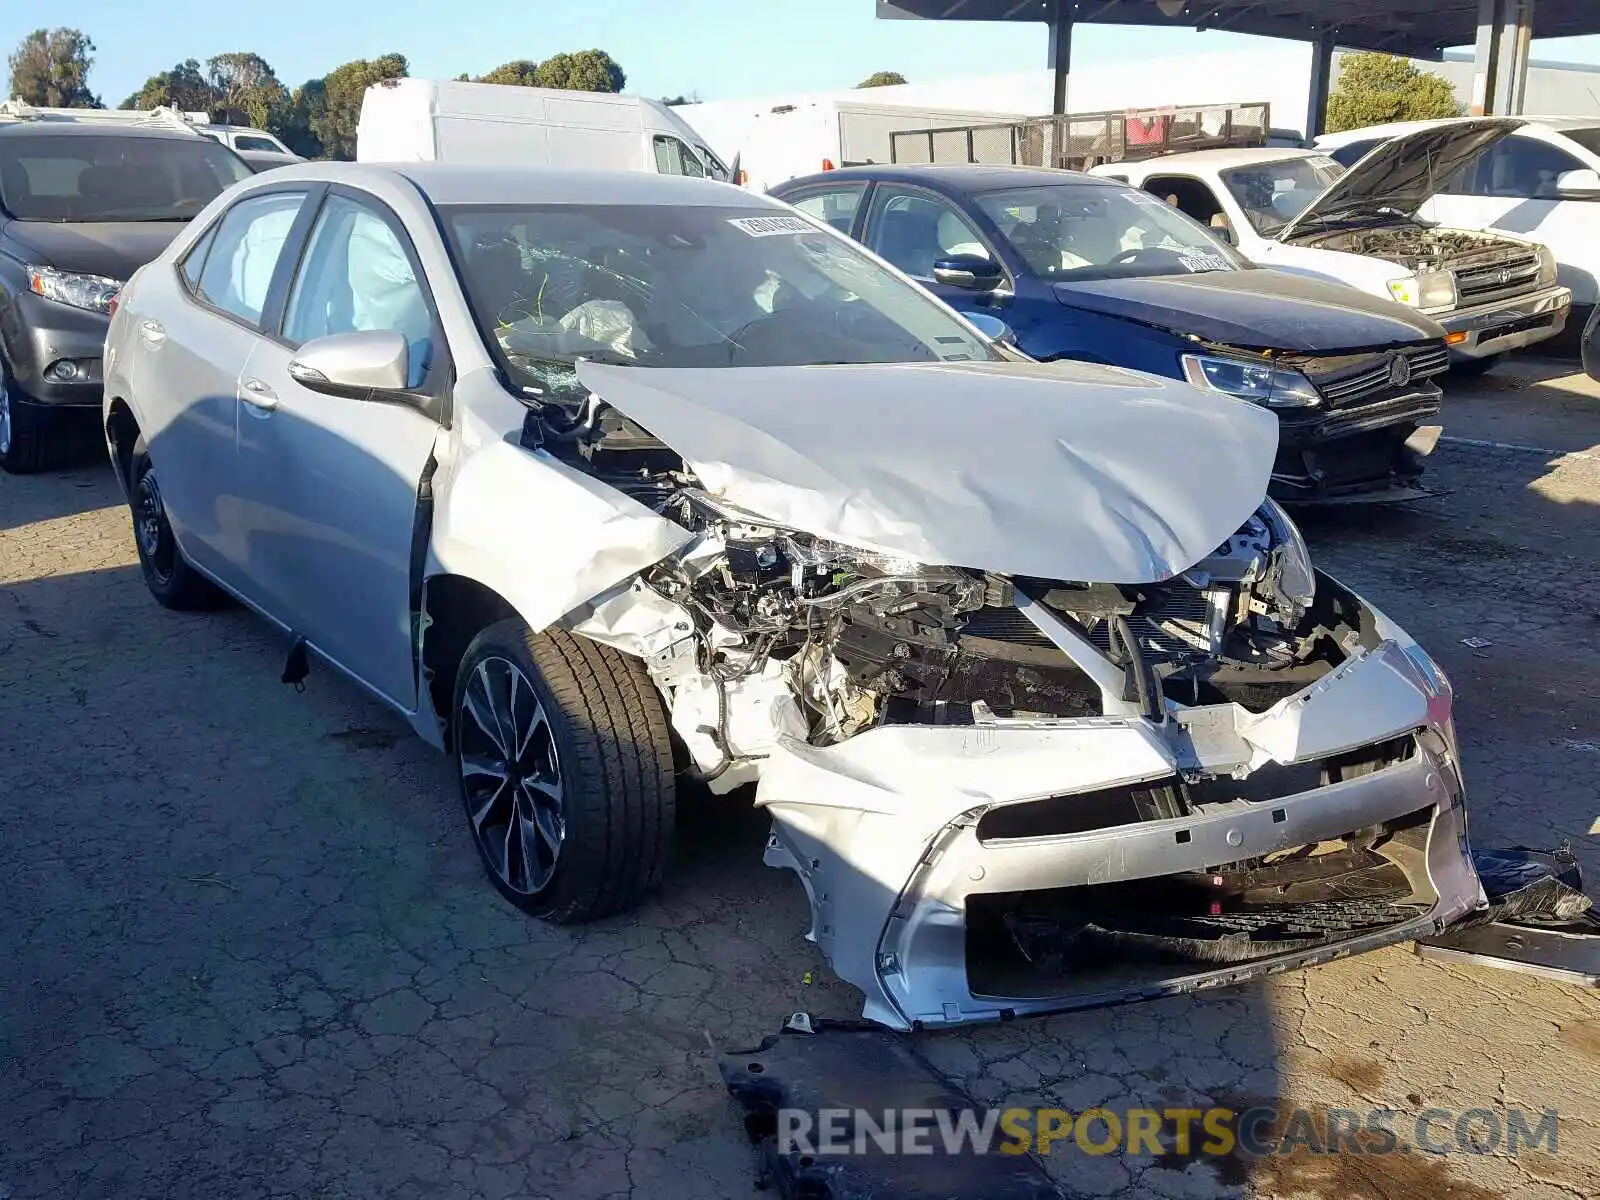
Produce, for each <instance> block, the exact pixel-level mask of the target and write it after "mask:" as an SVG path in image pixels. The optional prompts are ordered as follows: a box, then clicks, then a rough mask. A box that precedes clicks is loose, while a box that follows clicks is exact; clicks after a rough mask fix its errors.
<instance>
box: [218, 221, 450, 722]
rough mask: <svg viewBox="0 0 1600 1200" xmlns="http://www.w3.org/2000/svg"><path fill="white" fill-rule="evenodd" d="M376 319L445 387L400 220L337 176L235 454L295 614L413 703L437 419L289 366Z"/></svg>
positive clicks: (414, 378) (403, 702) (360, 674)
mask: <svg viewBox="0 0 1600 1200" xmlns="http://www.w3.org/2000/svg"><path fill="white" fill-rule="evenodd" d="M368 329H390V330H397V331H399V332H401V333H403V334H405V336H406V340H407V344H408V347H409V351H410V368H411V380H410V382H411V384H412V385H413V386H414V387H416V388H417V389H419V390H434V389H440V388H443V387H445V386H447V382H446V380H447V376H448V373H449V372H448V361H447V356H446V355H445V354H444V353H443V341H442V337H441V335H440V333H439V331H438V323H437V320H436V318H435V315H434V309H433V305H432V300H431V297H430V296H429V295H428V292H427V289H426V287H425V285H424V283H423V282H422V272H421V268H420V267H419V266H418V265H417V260H416V256H415V253H414V251H413V248H412V246H411V242H410V239H409V237H408V236H407V234H406V232H405V230H404V227H403V226H402V225H401V223H400V222H399V220H398V219H397V218H396V217H395V216H394V215H393V214H392V213H391V212H389V210H388V209H387V208H385V207H383V206H382V205H381V204H379V203H378V202H377V201H376V200H375V199H373V198H371V197H367V196H365V195H364V194H362V193H354V192H345V191H343V190H335V191H333V192H331V193H330V194H329V195H328V197H327V199H326V201H324V203H323V206H322V210H321V211H320V212H319V213H318V214H317V218H316V223H315V224H314V225H313V226H312V229H311V233H310V236H309V238H308V239H307V240H306V243H305V251H304V254H303V256H302V258H301V261H300V264H299V269H298V272H297V274H296V276H295V279H294V282H293V284H292V285H291V286H290V289H289V292H288V298H287V301H286V303H285V305H284V309H283V316H282V321H281V327H280V329H279V330H278V331H276V334H275V336H272V337H267V338H263V339H262V340H261V342H260V343H259V344H258V346H257V347H256V349H255V351H254V352H253V353H252V354H251V356H250V359H249V361H248V362H247V363H246V364H245V368H244V373H243V376H242V378H241V380H240V388H241V390H242V392H243V393H245V394H251V393H253V394H254V395H255V396H256V398H257V399H256V402H255V403H254V404H252V405H250V406H249V412H250V417H249V419H241V421H240V423H239V460H240V465H241V471H242V474H243V476H244V483H243V486H244V487H245V488H246V490H247V491H248V493H249V495H250V498H251V501H252V504H251V507H250V513H251V520H252V522H253V525H254V528H253V530H252V533H253V536H254V538H255V539H256V540H257V542H258V543H259V545H260V546H261V547H262V553H263V556H264V558H265V561H266V566H265V569H266V570H267V572H268V573H269V575H270V578H271V582H272V587H273V590H274V591H275V592H276V593H277V594H278V595H280V596H281V597H282V598H283V600H284V603H285V604H286V606H287V610H288V614H289V615H288V617H287V620H288V623H289V624H290V626H291V627H292V628H293V629H294V631H295V632H296V633H298V634H299V635H300V636H302V637H304V638H305V639H306V640H307V641H309V642H310V643H311V644H312V646H313V647H315V648H316V649H317V650H319V651H321V652H322V653H323V654H324V655H326V656H327V657H329V658H331V659H333V660H334V661H335V662H336V663H338V664H339V665H340V666H342V667H343V668H344V669H346V670H347V671H349V672H350V673H351V674H352V675H354V676H356V677H357V678H358V679H360V680H361V681H362V682H364V683H366V684H367V685H368V686H369V687H371V688H372V689H373V690H374V691H376V692H378V693H379V694H380V695H382V696H384V697H385V698H387V699H388V700H389V701H390V702H391V703H393V704H395V705H396V706H397V707H399V708H402V709H404V710H407V711H411V710H414V709H415V707H416V698H417V694H416V674H415V669H414V665H413V659H412V645H413V641H414V637H413V630H412V604H413V596H412V582H413V571H414V565H415V563H414V558H413V554H414V551H415V548H416V544H417V538H418V531H417V507H418V489H419V486H420V484H421V481H422V478H423V476H424V474H425V472H426V470H427V467H428V464H429V462H430V461H431V459H432V457H433V450H434V443H435V440H436V439H437V437H438V435H439V426H438V425H437V423H436V422H435V421H434V420H433V419H432V418H430V417H428V416H425V415H423V414H422V413H420V412H418V411H417V410H416V409H414V408H410V407H406V406H404V405H400V404H390V403H381V402H373V401H360V400H348V399H340V398H336V397H331V396H326V395H322V394H320V393H317V392H312V391H310V390H309V389H307V388H304V387H301V386H300V385H299V384H298V383H296V382H295V380H294V379H293V378H292V377H291V376H290V374H289V363H290V361H291V360H292V359H293V357H294V354H295V349H296V348H297V347H299V346H301V345H303V344H304V343H306V342H308V341H311V340H312V339H314V338H319V337H323V336H326V335H329V334H336V333H352V332H355V331H358V330H368Z"/></svg>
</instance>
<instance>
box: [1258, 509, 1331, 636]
mask: <svg viewBox="0 0 1600 1200" xmlns="http://www.w3.org/2000/svg"><path fill="white" fill-rule="evenodd" d="M1260 512H1261V519H1262V520H1263V521H1265V522H1266V523H1267V528H1268V529H1270V530H1271V531H1272V552H1273V557H1274V559H1275V560H1276V563H1275V565H1276V566H1277V573H1276V578H1275V579H1274V581H1273V582H1274V585H1275V587H1276V589H1277V592H1278V595H1279V596H1281V597H1282V598H1283V599H1284V600H1287V601H1288V602H1289V603H1290V604H1292V605H1294V606H1295V607H1296V608H1298V609H1301V610H1304V609H1307V608H1310V607H1311V602H1312V601H1313V600H1315V599H1316V597H1317V572H1316V569H1315V568H1314V567H1313V566H1312V565H1311V551H1310V550H1309V549H1307V548H1306V539H1305V537H1304V535H1303V534H1301V532H1300V527H1299V526H1298V525H1296V524H1295V523H1294V522H1293V521H1291V520H1290V519H1289V514H1288V513H1286V512H1284V511H1283V506H1282V505H1281V504H1279V503H1278V502H1277V501H1276V500H1268V501H1267V502H1266V503H1265V504H1263V505H1262V506H1261V509H1260Z"/></svg>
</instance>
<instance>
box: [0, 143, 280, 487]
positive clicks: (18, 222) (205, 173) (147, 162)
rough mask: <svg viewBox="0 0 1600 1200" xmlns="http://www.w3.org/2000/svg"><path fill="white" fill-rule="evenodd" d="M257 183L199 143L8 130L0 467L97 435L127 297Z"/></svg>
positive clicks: (34, 466)
mask: <svg viewBox="0 0 1600 1200" xmlns="http://www.w3.org/2000/svg"><path fill="white" fill-rule="evenodd" d="M249 176H250V169H249V168H248V167H247V166H246V165H245V164H244V163H243V162H242V161H241V160H240V159H239V157H238V155H236V154H235V153H234V152H233V151H232V150H229V149H228V148H227V147H225V146H220V145H218V144H217V143H215V142H213V141H209V140H208V139H206V138H202V137H196V136H194V135H193V134H190V133H182V132H177V131H164V130H153V129H127V128H121V129H118V128H108V127H106V126H105V125H97V124H92V123H89V122H84V123H83V124H76V123H73V122H70V121H59V120H39V121H30V120H21V121H15V122H8V121H3V120H0V468H3V469H4V470H6V471H9V472H11V473H13V474H17V473H22V472H28V471H37V470H39V469H41V468H43V467H47V466H50V465H52V464H53V462H55V461H56V460H57V459H58V456H59V451H60V450H61V448H62V447H63V446H64V445H66V444H67V441H68V438H69V435H70V433H71V430H72V427H73V426H74V425H77V424H81V425H82V426H83V427H84V428H85V429H89V428H94V427H95V426H96V425H97V423H98V422H97V420H96V418H97V416H98V413H99V411H100V393H101V381H102V369H101V361H100V356H101V347H102V345H103V344H104V342H105V337H106V323H107V320H108V319H109V314H110V313H111V311H112V309H113V306H114V305H115V303H116V296H117V292H118V290H119V289H120V288H121V287H122V285H123V283H124V282H125V281H126V280H127V279H128V277H129V276H130V275H132V274H133V272H134V271H135V270H137V269H138V268H139V267H141V266H143V265H144V264H145V263H147V262H149V261H150V260H151V259H153V258H155V257H156V255H158V254H160V253H161V251H162V250H164V249H165V248H166V246H167V243H168V242H170V241H171V240H172V239H173V237H175V236H176V235H177V233H178V231H179V230H181V229H182V228H183V227H184V225H185V224H187V222H188V221H189V220H190V218H192V217H193V216H194V215H195V214H196V213H198V212H199V211H200V210H201V209H203V208H205V206H206V205H207V204H209V203H210V202H211V201H212V200H213V199H215V198H216V197H217V196H218V195H219V194H220V193H221V192H222V191H223V190H224V189H225V188H227V187H228V186H229V185H230V184H233V183H235V182H237V181H238V180H241V179H246V178H248V177H249Z"/></svg>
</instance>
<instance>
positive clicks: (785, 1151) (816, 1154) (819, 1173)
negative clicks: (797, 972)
mask: <svg viewBox="0 0 1600 1200" xmlns="http://www.w3.org/2000/svg"><path fill="white" fill-rule="evenodd" d="M720 1069H721V1072H722V1080H723V1082H724V1083H725V1084H727V1086H728V1091H729V1092H731V1093H732V1094H733V1098H734V1099H735V1100H736V1101H738V1103H739V1105H740V1107H742V1108H743V1109H744V1112H745V1118H744V1125H745V1131H746V1133H747V1134H748V1135H749V1137H750V1139H751V1141H752V1142H754V1143H755V1146H756V1152H757V1155H758V1157H759V1172H760V1179H759V1181H758V1183H759V1186H761V1187H763V1188H765V1187H774V1188H776V1189H777V1192H778V1195H780V1196H782V1197H783V1198H784V1200H802V1198H803V1200H868V1198H869V1197H870V1198H871V1200H968V1198H969V1197H970V1198H971V1200H1057V1198H1058V1197H1060V1196H1061V1192H1060V1190H1059V1189H1057V1188H1056V1186H1055V1185H1054V1184H1053V1183H1051V1181H1050V1177H1049V1176H1048V1175H1046V1174H1045V1171H1044V1168H1043V1167H1041V1166H1040V1165H1039V1164H1038V1162H1036V1161H1035V1160H1034V1159H1033V1158H1031V1157H1029V1156H1028V1155H1019V1154H1000V1153H987V1154H976V1153H973V1152H972V1151H971V1149H970V1143H968V1144H967V1146H966V1147H964V1152H962V1153H950V1152H949V1150H948V1148H947V1147H946V1146H945V1144H944V1140H943V1138H942V1137H941V1136H940V1134H939V1132H938V1127H937V1124H935V1126H934V1128H933V1132H932V1136H929V1137H926V1138H925V1139H924V1140H925V1144H926V1145H927V1146H928V1147H930V1149H929V1150H928V1152H926V1153H901V1154H892V1153H886V1152H884V1149H883V1148H882V1143H880V1142H879V1141H878V1140H877V1137H876V1135H877V1133H878V1131H876V1130H874V1131H868V1130H866V1129H864V1128H863V1129H859V1130H858V1129H857V1128H856V1127H855V1125H854V1121H855V1120H856V1114H862V1115H868V1116H870V1117H871V1118H872V1119H873V1120H874V1121H883V1120H884V1118H885V1116H886V1115H887V1116H889V1117H891V1118H892V1117H893V1115H894V1114H896V1113H906V1112H910V1111H919V1110H920V1111H921V1112H922V1113H924V1114H927V1113H928V1112H929V1111H930V1110H931V1112H932V1113H933V1115H934V1116H935V1118H936V1119H939V1118H942V1120H943V1121H944V1122H945V1124H946V1125H947V1126H948V1127H950V1128H956V1127H957V1125H956V1122H957V1118H958V1116H963V1117H964V1119H965V1120H968V1121H970V1120H971V1119H972V1117H973V1115H974V1114H976V1117H977V1120H978V1123H979V1125H980V1126H981V1125H982V1124H983V1122H984V1118H985V1113H984V1112H983V1111H981V1110H979V1109H978V1107H977V1105H975V1104H974V1103H973V1102H972V1100H971V1099H970V1098H969V1097H967V1096H964V1095H962V1094H961V1093H959V1092H957V1091H955V1090H954V1089H952V1088H951V1087H950V1086H949V1085H948V1084H946V1083H945V1082H944V1080H943V1079H941V1078H940V1077H939V1076H938V1075H937V1074H935V1073H934V1071H933V1070H932V1069H931V1068H930V1067H929V1066H928V1065H927V1064H926V1063H924V1062H923V1061H922V1060H921V1059H920V1058H918V1057H917V1055H916V1053H915V1052H914V1050H913V1044H912V1043H911V1042H910V1041H908V1040H907V1039H906V1038H904V1037H900V1036H897V1035H895V1034H892V1033H888V1032H885V1031H884V1030H882V1029H876V1028H870V1027H866V1026H864V1025H862V1024H859V1023H854V1022H845V1023H831V1022H823V1021H819V1022H816V1023H815V1025H813V1023H812V1022H811V1020H810V1019H809V1018H808V1017H807V1016H806V1015H805V1014H804V1013H797V1014H795V1015H794V1016H793V1017H791V1018H789V1022H788V1023H787V1024H786V1025H785V1026H784V1029H783V1031H782V1032H781V1033H777V1034H773V1035H771V1036H769V1037H767V1038H766V1039H765V1040H763V1041H762V1043H761V1045H760V1046H758V1047H757V1048H756V1049H754V1050H748V1051H741V1052H739V1053H736V1054H732V1055H730V1056H728V1057H726V1058H724V1059H723V1060H722V1062H721V1064H720ZM839 1110H845V1111H847V1112H848V1113H850V1114H851V1116H850V1118H849V1120H848V1121H846V1123H845V1124H844V1125H843V1126H842V1127H839V1128H836V1129H835V1130H834V1131H833V1133H832V1134H831V1137H830V1142H831V1144H832V1145H834V1146H839V1147H843V1146H846V1145H848V1146H849V1147H850V1148H851V1149H852V1152H851V1153H834V1154H829V1153H825V1152H822V1151H823V1146H822V1145H821V1144H820V1142H819V1140H818V1139H819V1138H820V1137H821V1136H822V1135H821V1134H820V1133H819V1132H818V1131H819V1130H821V1129H822V1128H823V1121H824V1113H825V1112H828V1113H836V1112H838V1111H839ZM780 1112H781V1113H782V1114H783V1117H782V1120H783V1121H784V1122H785V1124H784V1125H782V1126H780ZM923 1119H924V1121H925V1120H926V1116H924V1118H923ZM780 1128H786V1129H787V1130H788V1131H789V1132H790V1134H791V1136H788V1137H780ZM858 1135H859V1137H860V1142H861V1146H862V1151H863V1152H861V1153H855V1152H853V1151H854V1147H855V1145H856V1142H857V1138H858ZM890 1136H892V1135H885V1140H888V1138H889V1137H890ZM899 1140H900V1139H899V1138H897V1137H896V1138H894V1142H891V1143H890V1144H891V1145H893V1144H895V1143H898V1142H899Z"/></svg>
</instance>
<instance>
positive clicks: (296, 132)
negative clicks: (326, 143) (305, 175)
mask: <svg viewBox="0 0 1600 1200" xmlns="http://www.w3.org/2000/svg"><path fill="white" fill-rule="evenodd" d="M327 111H328V102H327V90H326V88H325V86H324V84H323V81H322V80H320V79H308V80H306V81H305V82H304V83H302V84H301V85H300V86H299V87H297V88H295V89H294V91H293V92H292V93H290V95H289V107H288V109H287V110H286V111H285V112H284V114H283V117H282V119H281V121H280V123H279V125H278V126H277V128H275V129H274V130H273V131H272V132H273V133H275V134H277V135H278V136H279V137H280V138H282V139H283V144H284V145H285V146H288V147H289V149H291V150H293V151H294V152H295V153H296V154H299V155H301V156H303V157H305V158H321V157H322V155H323V149H322V141H321V139H319V138H318V137H317V135H316V133H314V132H313V130H312V122H313V121H321V120H323V119H324V118H325V116H326V114H327Z"/></svg>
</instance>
